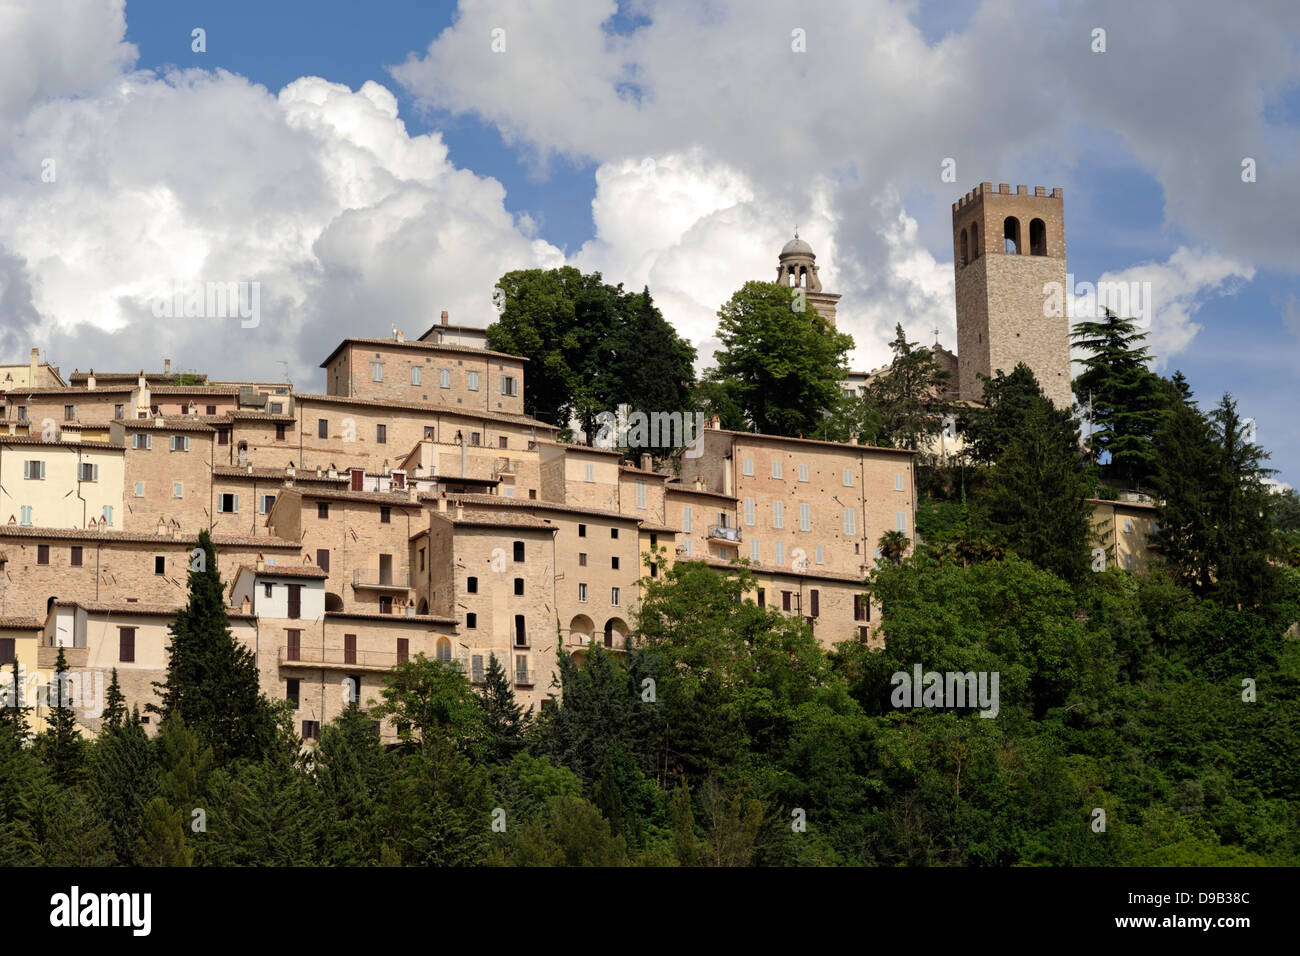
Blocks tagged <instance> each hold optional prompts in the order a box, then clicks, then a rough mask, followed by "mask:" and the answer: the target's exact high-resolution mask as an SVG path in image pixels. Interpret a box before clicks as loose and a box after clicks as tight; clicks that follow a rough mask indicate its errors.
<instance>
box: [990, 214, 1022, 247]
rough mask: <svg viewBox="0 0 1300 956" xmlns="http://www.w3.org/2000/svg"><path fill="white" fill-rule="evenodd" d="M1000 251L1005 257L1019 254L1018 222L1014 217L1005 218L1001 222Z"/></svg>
mask: <svg viewBox="0 0 1300 956" xmlns="http://www.w3.org/2000/svg"><path fill="white" fill-rule="evenodd" d="M985 238H987V237H985ZM1002 251H1003V252H1004V253H1006V254H1007V255H1019V254H1020V220H1019V219H1017V218H1016V217H1015V216H1007V218H1006V219H1005V220H1003V223H1002Z"/></svg>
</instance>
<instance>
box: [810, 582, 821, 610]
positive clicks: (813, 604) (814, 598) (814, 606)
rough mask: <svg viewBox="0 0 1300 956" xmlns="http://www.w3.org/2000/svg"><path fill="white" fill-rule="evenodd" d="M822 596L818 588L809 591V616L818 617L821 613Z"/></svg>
mask: <svg viewBox="0 0 1300 956" xmlns="http://www.w3.org/2000/svg"><path fill="white" fill-rule="evenodd" d="M820 597H821V593H820V592H819V591H818V590H817V589H816V588H812V589H811V590H810V591H809V592H808V616H809V617H817V616H818V615H819V614H820V613H821V605H820V601H819V598H820Z"/></svg>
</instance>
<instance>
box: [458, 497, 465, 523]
mask: <svg viewBox="0 0 1300 956" xmlns="http://www.w3.org/2000/svg"><path fill="white" fill-rule="evenodd" d="M456 520H457V521H464V520H465V506H464V505H463V504H461V503H460V502H459V501H458V502H456Z"/></svg>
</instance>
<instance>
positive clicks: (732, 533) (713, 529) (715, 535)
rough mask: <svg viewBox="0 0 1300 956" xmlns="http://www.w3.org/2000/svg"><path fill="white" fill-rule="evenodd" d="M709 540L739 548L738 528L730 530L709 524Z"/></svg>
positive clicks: (725, 526)
mask: <svg viewBox="0 0 1300 956" xmlns="http://www.w3.org/2000/svg"><path fill="white" fill-rule="evenodd" d="M709 538H710V540H713V541H721V542H724V543H726V544H734V545H735V546H736V547H740V529H739V528H732V527H729V526H727V525H725V524H711V525H709Z"/></svg>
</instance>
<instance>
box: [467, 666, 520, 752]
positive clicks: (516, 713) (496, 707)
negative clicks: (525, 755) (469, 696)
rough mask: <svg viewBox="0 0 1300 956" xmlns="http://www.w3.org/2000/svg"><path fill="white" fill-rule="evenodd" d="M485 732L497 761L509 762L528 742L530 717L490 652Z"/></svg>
mask: <svg viewBox="0 0 1300 956" xmlns="http://www.w3.org/2000/svg"><path fill="white" fill-rule="evenodd" d="M479 704H480V706H481V707H482V708H483V733H484V738H485V740H486V743H487V748H488V753H489V754H490V755H491V757H492V759H493V760H494V761H495V762H496V763H509V762H510V760H511V759H512V758H513V757H514V755H515V754H516V753H518V752H519V751H520V750H521V749H522V748H523V747H524V744H525V740H524V731H525V729H526V728H527V726H528V720H527V718H526V717H525V716H524V709H523V708H522V707H521V706H520V705H519V704H518V703H517V702H516V701H515V691H514V686H513V685H512V684H511V683H510V679H509V678H508V677H507V676H506V671H505V668H504V667H502V666H501V662H500V661H498V660H497V656H496V654H490V655H488V666H487V673H486V674H485V680H484V681H483V692H482V694H481V695H480V696H479Z"/></svg>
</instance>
